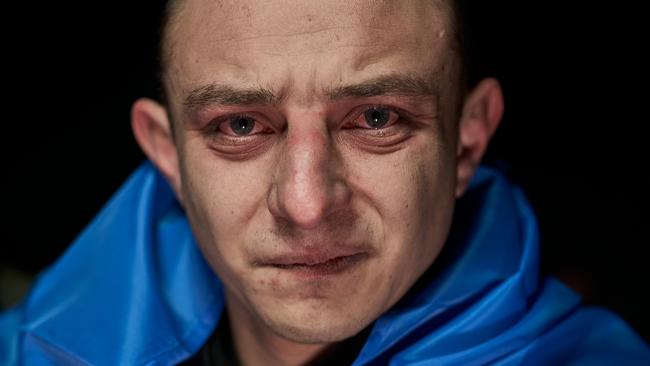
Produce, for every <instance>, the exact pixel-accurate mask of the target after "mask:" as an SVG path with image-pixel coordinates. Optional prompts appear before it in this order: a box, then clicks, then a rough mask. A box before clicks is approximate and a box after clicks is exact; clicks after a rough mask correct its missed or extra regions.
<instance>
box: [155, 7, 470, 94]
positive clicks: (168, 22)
mask: <svg viewBox="0 0 650 366" xmlns="http://www.w3.org/2000/svg"><path fill="white" fill-rule="evenodd" d="M188 1H190V0H168V1H166V3H165V9H164V13H163V18H162V22H161V26H160V40H159V49H158V59H159V65H158V66H159V79H160V82H161V87H160V90H161V94H162V95H161V99H162V101H163V102H168V101H167V94H168V90H167V88H168V85H167V82H166V80H167V72H168V71H169V68H170V66H171V63H172V60H173V57H174V48H175V47H174V44H175V43H176V41H177V39H176V38H175V37H174V35H175V33H176V32H177V31H178V28H179V23H178V19H179V18H180V16H181V14H182V11H183V10H184V9H185V8H186V4H187V3H188ZM421 2H422V3H428V4H430V5H431V6H434V7H436V8H438V9H440V11H442V12H445V13H447V14H450V22H449V23H448V24H447V26H448V29H447V31H448V34H449V36H450V37H451V39H452V40H453V44H452V47H453V48H454V49H455V50H456V51H457V52H456V53H457V56H458V62H459V64H460V65H461V68H460V69H459V73H460V74H459V81H460V84H461V85H462V87H463V89H462V90H463V92H466V91H467V85H465V84H466V83H467V70H466V69H467V66H466V63H465V51H464V46H465V42H464V30H463V28H464V26H463V21H462V20H463V19H462V18H463V17H462V15H461V6H460V1H458V0H424V1H421ZM211 3H212V4H213V5H215V6H218V7H219V8H221V9H222V11H223V13H224V14H232V15H237V16H244V17H246V16H247V15H248V16H250V13H248V14H246V11H243V10H245V9H250V8H247V7H246V6H233V5H238V4H240V2H229V1H228V0H217V1H213V2H211ZM228 3H230V4H228ZM386 3H388V4H392V6H393V7H398V6H399V4H401V3H400V2H391V1H388V2H386ZM229 5H230V6H229ZM237 8H239V9H237ZM233 10H234V12H232V13H229V12H231V11H233Z"/></svg>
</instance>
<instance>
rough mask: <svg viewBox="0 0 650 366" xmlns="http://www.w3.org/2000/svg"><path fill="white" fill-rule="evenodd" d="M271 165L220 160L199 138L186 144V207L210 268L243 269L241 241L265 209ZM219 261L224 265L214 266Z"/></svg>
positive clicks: (263, 162)
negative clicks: (262, 209)
mask: <svg viewBox="0 0 650 366" xmlns="http://www.w3.org/2000/svg"><path fill="white" fill-rule="evenodd" d="M270 166H273V164H270V163H269V162H268V161H266V159H264V158H262V159H257V160H253V161H249V162H230V161H224V160H223V159H218V158H217V157H216V156H215V155H214V153H213V152H212V151H211V150H209V149H207V148H206V147H204V145H203V143H202V142H201V141H200V140H198V139H197V140H196V141H191V143H188V144H186V145H185V149H184V151H183V154H182V159H181V171H182V182H181V185H182V191H183V197H184V201H185V206H186V207H185V209H186V212H187V215H188V218H189V220H190V223H191V226H192V229H193V231H194V233H195V236H196V239H197V241H198V243H199V245H200V246H201V249H202V250H203V251H204V254H205V257H206V258H207V259H208V260H209V261H210V262H211V264H212V266H213V268H215V269H219V268H224V267H233V270H236V268H238V267H241V266H243V265H244V261H245V257H244V253H245V251H244V250H242V249H244V248H245V243H246V240H245V237H246V235H249V234H250V231H251V230H252V229H253V228H254V225H252V221H253V220H254V219H255V217H256V214H257V213H259V211H260V210H259V209H260V207H262V206H264V205H265V201H266V193H267V191H268V184H267V181H269V180H270V175H271V172H270V171H269V169H268V167H270ZM220 261H224V262H225V261H227V262H228V263H216V262H220ZM219 271H221V270H219ZM220 274H221V273H220Z"/></svg>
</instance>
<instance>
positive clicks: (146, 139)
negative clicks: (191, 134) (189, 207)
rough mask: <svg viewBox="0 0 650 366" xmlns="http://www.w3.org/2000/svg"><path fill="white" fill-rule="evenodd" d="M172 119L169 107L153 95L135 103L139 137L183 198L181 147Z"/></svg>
mask: <svg viewBox="0 0 650 366" xmlns="http://www.w3.org/2000/svg"><path fill="white" fill-rule="evenodd" d="M170 123H171V121H170V120H169V117H168V114H167V111H166V109H165V107H164V106H162V105H161V104H159V103H158V102H156V101H154V100H152V99H146V98H141V99H138V100H137V101H136V102H135V103H133V107H131V128H132V129H133V135H134V136H135V140H136V141H137V142H138V145H140V148H141V149H142V151H144V153H145V155H147V157H148V158H149V160H151V162H153V164H154V165H155V166H156V167H157V168H158V170H159V171H160V172H161V173H162V174H163V175H164V176H165V178H166V179H167V182H169V184H170V185H171V186H172V189H174V191H175V192H176V197H178V198H179V200H180V198H181V196H180V195H179V193H180V192H181V191H180V182H181V180H180V173H179V168H178V151H177V150H176V144H175V142H174V136H173V135H172V131H171V125H170Z"/></svg>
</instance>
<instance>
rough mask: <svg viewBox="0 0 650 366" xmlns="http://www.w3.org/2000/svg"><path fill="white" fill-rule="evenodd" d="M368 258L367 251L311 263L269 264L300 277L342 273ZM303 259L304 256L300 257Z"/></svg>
mask: <svg viewBox="0 0 650 366" xmlns="http://www.w3.org/2000/svg"><path fill="white" fill-rule="evenodd" d="M367 258H368V253H363V252H362V253H356V254H352V255H344V256H337V257H333V258H329V259H327V260H322V259H319V260H317V261H316V260H314V262H312V263H311V264H306V263H289V264H277V263H276V264H271V265H270V266H271V267H274V268H277V269H279V270H280V271H282V272H284V273H291V274H294V275H297V276H300V277H307V278H315V277H323V276H329V275H335V274H339V273H343V272H345V271H347V270H349V269H352V268H353V267H355V266H357V265H358V264H359V263H360V262H363V261H364V260H365V259H367ZM302 260H304V258H303V259H302Z"/></svg>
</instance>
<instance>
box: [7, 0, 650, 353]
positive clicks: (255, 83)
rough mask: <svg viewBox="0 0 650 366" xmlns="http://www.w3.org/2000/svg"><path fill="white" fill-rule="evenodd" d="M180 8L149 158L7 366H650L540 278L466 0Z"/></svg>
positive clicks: (14, 320)
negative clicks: (464, 34) (469, 78)
mask: <svg viewBox="0 0 650 366" xmlns="http://www.w3.org/2000/svg"><path fill="white" fill-rule="evenodd" d="M168 8H169V9H168V19H167V21H166V24H165V28H164V32H163V40H162V60H161V61H162V68H163V73H162V75H163V83H164V87H165V92H166V96H165V100H164V104H160V103H158V102H155V101H152V100H147V99H142V100H138V101H137V102H136V103H135V104H134V106H133V109H132V125H133V130H134V134H135V137H136V140H137V141H138V143H139V144H140V146H141V147H142V149H143V150H144V152H145V153H146V155H147V156H148V158H149V159H150V161H151V163H152V164H149V163H146V164H144V165H143V166H142V167H141V168H140V169H139V170H138V171H137V172H136V173H135V174H134V175H133V176H132V177H131V178H130V179H129V181H128V182H127V183H125V185H124V187H123V188H122V189H121V190H120V191H119V192H118V193H117V194H116V195H115V196H114V198H113V199H112V200H111V202H109V203H108V205H107V206H106V207H105V209H104V210H103V211H102V212H101V213H100V214H99V215H98V217H97V218H96V219H95V221H94V222H93V223H92V224H91V225H90V226H89V227H88V228H87V229H86V230H85V231H84V232H83V233H82V235H81V236H80V237H79V239H78V240H77V241H76V243H75V244H74V245H73V246H72V247H71V249H70V250H69V251H68V252H67V253H66V255H65V256H64V257H63V258H62V259H61V260H60V261H58V262H57V263H56V264H55V265H54V266H52V267H51V268H50V269H49V270H47V271H46V272H45V273H44V274H43V275H42V276H41V277H40V279H39V280H38V281H37V283H36V284H35V286H34V287H33V289H32V291H31V292H30V294H29V295H28V297H27V298H26V299H25V301H24V302H23V303H22V304H21V305H20V306H19V307H18V308H16V309H14V310H12V311H10V312H8V313H7V314H5V315H3V317H2V318H0V326H1V327H0V329H2V331H1V333H0V334H1V335H0V337H1V338H0V339H2V341H1V342H0V347H1V348H0V350H1V351H2V352H1V353H0V357H2V358H0V360H2V363H3V364H18V363H21V364H29V365H31V364H86V363H88V364H107V365H114V364H176V363H181V362H188V363H194V364H201V363H205V364H210V363H214V364H242V365H303V364H315V363H322V364H352V363H354V364H355V365H368V364H377V365H383V364H394V365H403V364H427V365H428V364H444V365H447V364H454V365H456V364H458V365H475V364H503V365H514V364H526V365H536V364H540V365H541V364H562V363H570V364H598V363H602V364H610V363H613V362H618V363H623V364H647V363H648V362H650V352H649V349H648V347H647V345H646V344H645V343H643V341H642V340H640V339H639V338H638V337H637V336H636V335H635V334H634V333H633V332H632V331H631V330H630V329H629V328H628V327H627V326H626V325H625V324H624V323H623V322H621V321H620V320H619V319H618V318H616V317H615V316H613V315H611V314H610V313H608V312H606V311H603V310H598V309H586V308H581V307H579V300H578V299H577V297H576V296H575V295H573V294H572V293H571V292H570V291H569V290H567V289H566V288H565V287H563V286H562V285H560V284H558V283H557V282H555V281H553V280H540V279H538V277H537V232H536V225H535V222H534V218H533V216H532V213H531V210H530V208H529V207H528V205H527V203H526V201H525V199H524V198H523V195H522V194H521V193H520V192H519V191H518V190H517V189H516V188H514V187H512V186H511V185H510V184H509V183H508V182H506V181H505V180H504V179H503V178H501V177H500V176H499V175H498V174H497V173H495V172H493V171H490V170H488V169H485V168H479V163H480V160H481V157H482V155H483V153H484V152H485V149H486V147H487V144H488V142H489V140H490V137H491V136H492V134H493V132H494V131H495V129H496V128H497V125H498V124H499V121H500V119H501V115H502V113H503V105H504V103H503V97H502V93H501V89H500V86H499V83H498V82H497V81H496V80H494V79H485V80H483V81H481V82H480V83H479V84H478V85H476V86H475V87H474V88H473V89H471V90H466V88H465V87H464V72H465V71H464V69H463V67H462V64H463V62H462V61H463V60H462V52H461V49H462V45H461V43H460V42H461V41H460V39H461V35H460V33H459V32H460V30H459V27H458V19H457V13H456V10H455V7H454V4H453V3H452V2H451V1H417V0H413V1H400V2H390V1H355V2H350V1H328V2H317V1H296V2H287V1H283V2H271V1H252V0H251V1H237V2H227V1H207V0H184V1H180V0H179V1H174V2H172V3H170V4H169V6H168ZM457 199H458V201H456V200H457ZM454 212H455V214H454Z"/></svg>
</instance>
